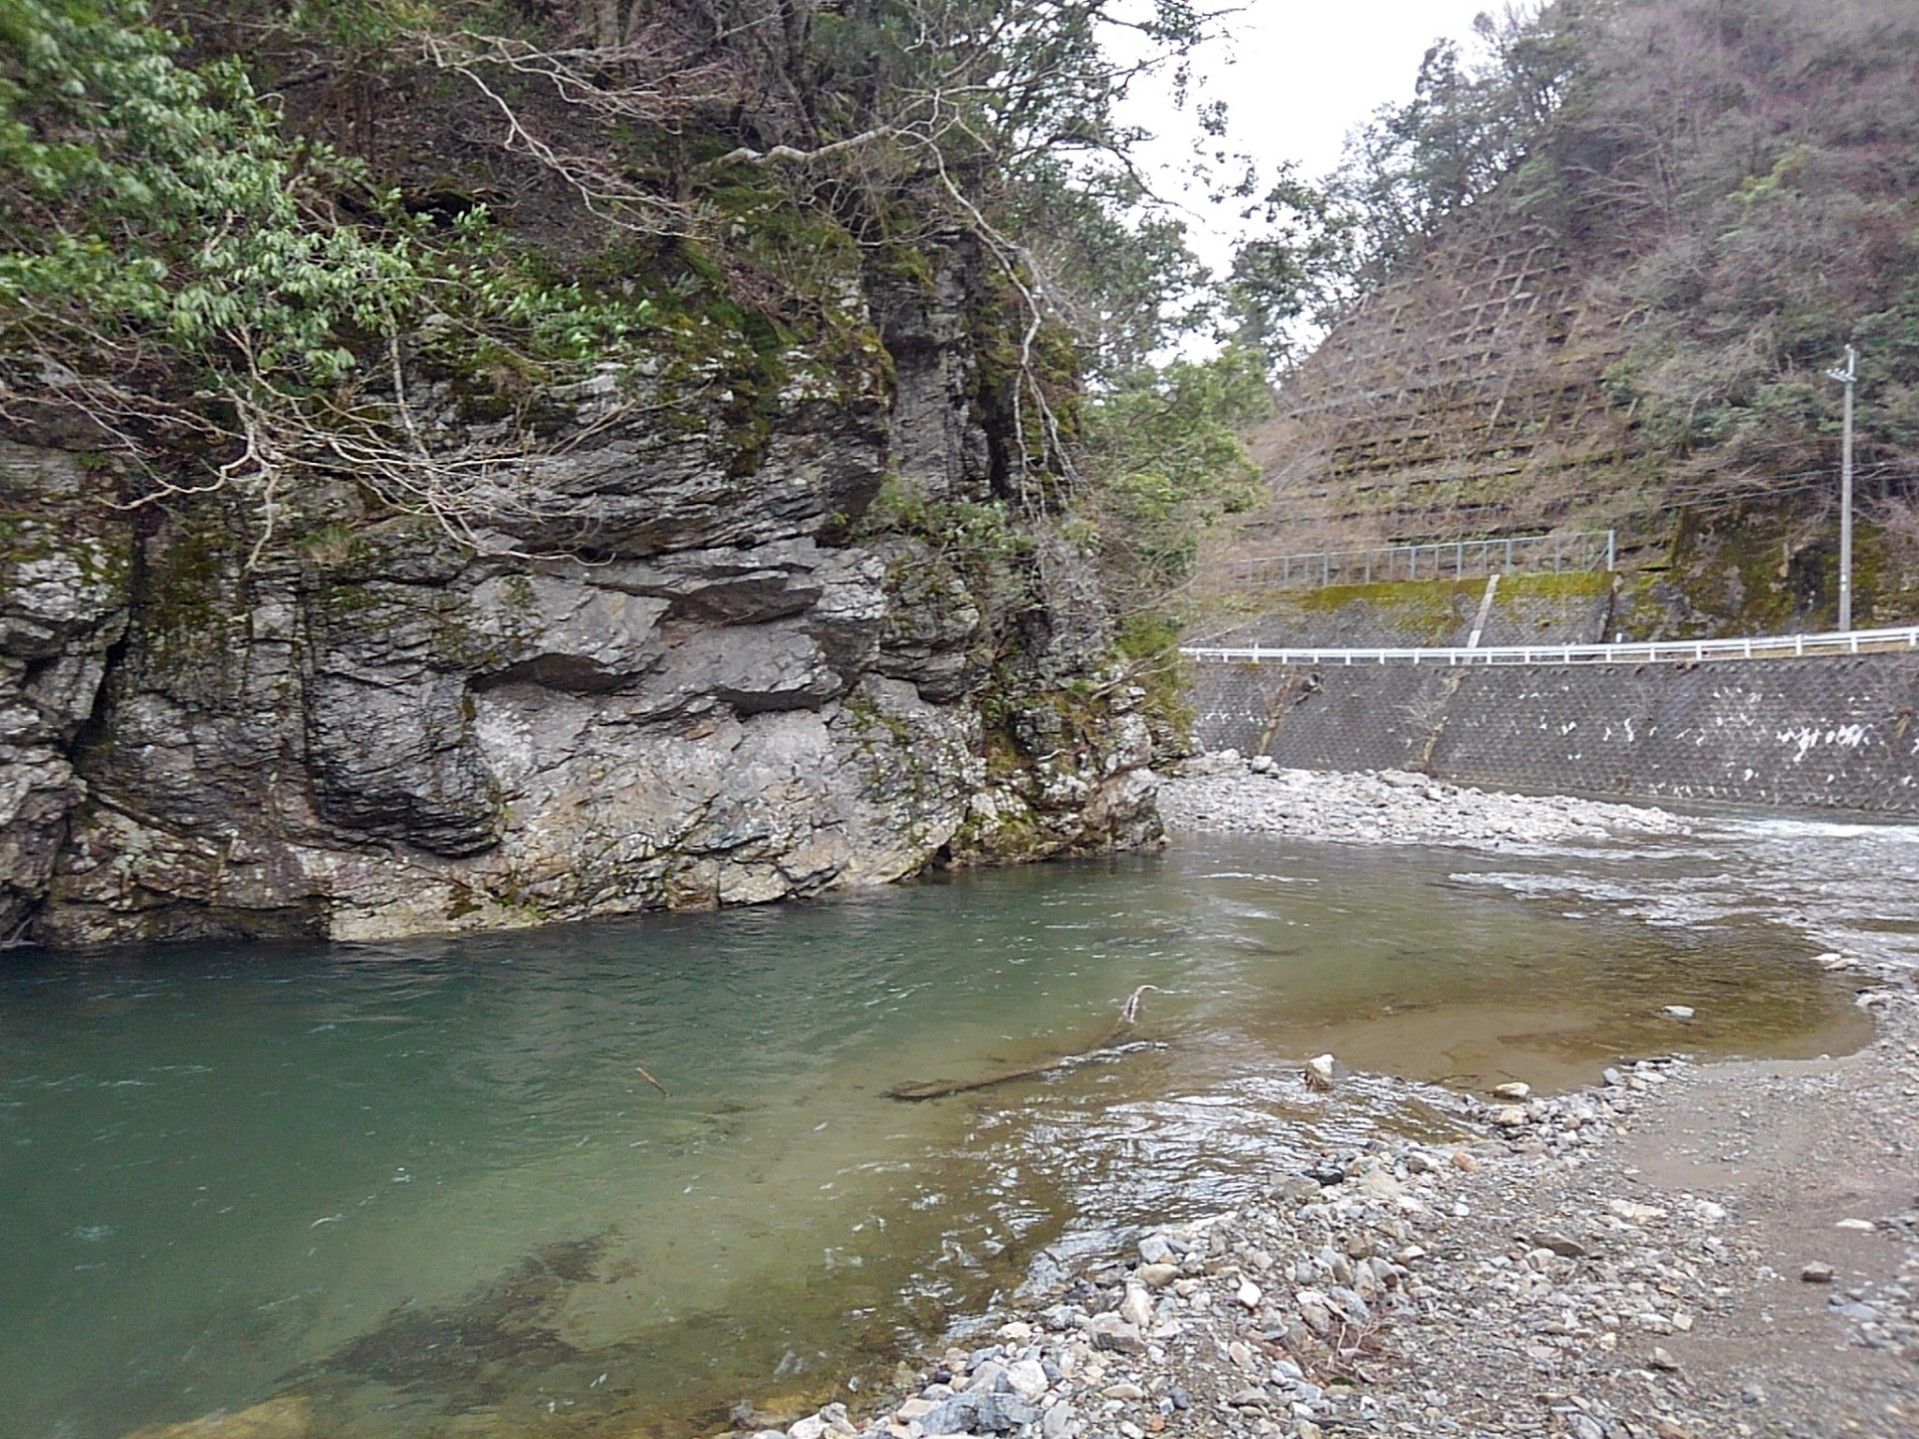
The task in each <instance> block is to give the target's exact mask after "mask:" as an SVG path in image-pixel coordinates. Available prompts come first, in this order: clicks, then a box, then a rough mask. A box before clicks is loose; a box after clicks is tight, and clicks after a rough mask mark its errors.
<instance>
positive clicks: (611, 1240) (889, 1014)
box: [0, 838, 1868, 1439]
mask: <svg viewBox="0 0 1919 1439" xmlns="http://www.w3.org/2000/svg"><path fill="white" fill-rule="evenodd" d="M1534 868H1535V870H1536V871H1537V873H1538V874H1546V873H1548V872H1549V871H1550V866H1549V865H1548V864H1546V863H1545V862H1543V861H1536V862H1535V864H1534ZM1525 878H1526V876H1525V875H1523V874H1516V873H1514V872H1513V871H1512V867H1511V865H1510V864H1503V863H1502V864H1501V865H1499V866H1490V865H1484V864H1481V865H1474V864H1471V863H1467V862H1462V860H1461V859H1460V857H1459V856H1458V855H1457V854H1442V853H1433V852H1421V851H1413V850H1398V851H1390V852H1380V851H1369V850H1364V849H1357V848H1345V849H1341V848H1334V847H1316V846H1310V845H1300V844H1287V845H1282V844H1278V843H1275V842H1272V841H1266V840H1260V839H1252V838H1247V839H1235V840H1225V839H1222V840H1216V841H1208V842H1205V843H1198V844H1193V843H1189V844H1185V845H1183V846H1182V847H1181V848H1180V849H1178V850H1176V851H1173V852H1171V853H1169V854H1166V855H1163V856H1156V857H1141V858H1128V859H1123V860H1118V861H1114V862H1111V863H1095V864H1081V865H1071V866H1045V867H1041V868H1035V869H1030V870H1022V871H1011V872H996V873H989V874H980V875H972V876H965V877H960V878H956V879H948V880H942V881H937V882H929V883H925V884H920V885H914V886H908V887H904V888H898V889H892V890H887V891H882V892H877V893H873V894H868V895H863V896H859V897H855V898H850V899H845V900H841V901H837V902H833V903H828V904H820V905H812V906H788V907H784V908H777V909H764V910H750V911H730V912H727V913H723V914H711V915H698V916H681V917H666V918H654V919H647V920H641V921H633V922H625V923H618V924H601V925H590V926H573V927H565V928H556V929H548V930H542V931H538V932H530V933H524V934H516V935H510V936H493V937H484V938H466V939H459V940H446V941H436V942H409V943H404V944H391V945H356V946H332V947H323V946H307V947H293V946H282V947H251V948H238V947H232V948H215V947H208V946H184V947H171V948H167V949H156V950H150V951H143V952H130V953H116V954H112V955H107V956H91V957H85V958H72V957H67V958H48V957H44V956H41V957H35V956H28V955H22V954H14V955H9V956H6V957H5V960H4V963H0V1354H3V1355H5V1362H4V1364H0V1415H4V1416H6V1423H7V1426H8V1427H7V1432H9V1433H19V1434H21V1435H22V1436H28V1439H38V1436H59V1439H96V1436H99V1439H114V1436H119V1435H122V1434H125V1433H126V1432H128V1431H129V1430H131V1429H134V1428H136V1427H138V1426H139V1425H142V1424H148V1423H154V1422H164V1421H173V1420H181V1419H188V1418H192V1417H195V1416H198V1415H201V1414H205V1413H208V1412H210V1411H213V1410H216V1409H221V1408H229V1409H230V1408H237V1407H240V1406H243V1405H247V1404H251V1403H256V1402H259V1401H261V1400H263V1399H265V1398H267V1397H269V1396H272V1395H275V1394H280V1393H287V1392H292V1393H297V1394H301V1395H305V1396H307V1397H308V1399H309V1400H310V1402H311V1403H312V1405H313V1406H314V1410H315V1412H316V1414H318V1415H319V1416H320V1419H321V1421H322V1423H323V1424H324V1425H325V1426H326V1431H325V1432H328V1433H337V1434H340V1435H342V1436H369V1439H371V1436H382V1439H384V1436H398V1435H401V1434H405V1435H409V1436H416V1435H417V1436H430V1435H435V1434H448V1435H452V1434H460V1435H481V1434H492V1433H514V1434H520V1433H546V1432H552V1433H567V1434H574V1433H581V1434H602V1433H604V1434H630V1433H634V1432H659V1433H674V1432H678V1431H683V1430H690V1429H691V1428H694V1427H701V1428H706V1429H710V1428H712V1427H717V1426H722V1425H723V1423H724V1418H725V1410H726V1408H727V1406H728V1405H729V1404H731V1403H732V1402H734V1401H736V1400H739V1399H742V1398H747V1399H752V1400H754V1401H756V1402H759V1403H761V1404H763V1405H769V1406H773V1407H778V1406H779V1405H780V1404H781V1402H782V1401H794V1402H797V1401H799V1400H801V1399H804V1398H806V1397H808V1396H809V1395H818V1396H819V1397H825V1390H826V1388H827V1387H828V1386H830V1385H831V1384H832V1383H833V1382H834V1381H836V1380H837V1379H838V1378H840V1377H841V1376H843V1375H844V1374H845V1373H846V1372H848V1371H849V1370H851V1369H857V1368H859V1367H860V1366H862V1365H872V1364H877V1363H880V1362H881V1361H882V1360H883V1359H884V1357H885V1356H887V1355H889V1354H890V1353H892V1352H893V1351H894V1350H895V1348H896V1347H897V1345H898V1343H899V1342H900V1340H901V1338H902V1336H905V1335H910V1334H913V1333H915V1332H926V1331H927V1330H928V1329H931V1328H933V1327H935V1326H937V1325H938V1324H939V1323H940V1322H941V1320H942V1318H943V1316H945V1315H947V1314H948V1313H950V1312H951V1311H952V1310H953V1309H954V1308H956V1307H959V1308H964V1307H966V1306H969V1305H974V1304H977V1303H979V1302H981V1301H982V1300H983V1299H984V1298H985V1297H986V1295H987V1294H988V1293H989V1292H990V1291H991V1290H992V1289H993V1288H994V1287H996V1286H1000V1285H1004V1284H1006V1283H1008V1282H1010V1281H1012V1280H1014V1279H1016V1277H1017V1275H1018V1274H1019V1273H1020V1272H1022V1271H1023V1270H1024V1268H1025V1266H1026V1265H1027V1264H1028V1263H1029V1262H1030V1261H1031V1260H1032V1258H1033V1256H1034V1254H1035V1253H1036V1252H1037V1251H1038V1250H1040V1249H1041V1248H1042V1247H1044V1246H1046V1245H1049V1244H1054V1243H1070V1241H1071V1239H1072V1237H1073V1236H1074V1235H1075V1234H1077V1233H1082V1232H1084V1231H1086V1230H1089V1229H1097V1228H1104V1227H1110V1226H1115V1225H1124V1224H1127V1223H1129V1222H1143V1221H1146V1220H1149V1219H1153V1218H1164V1217H1178V1216H1181V1215H1186V1214H1198V1213H1205V1212H1209V1211H1211V1210H1215V1209H1218V1208H1221V1207H1225V1206H1227V1205H1230V1204H1231V1203H1232V1202H1234V1201H1235V1200H1236V1199H1237V1198H1239V1197H1241V1196H1243V1195H1244V1194H1246V1193H1247V1192H1249V1191H1250V1190H1252V1189H1255V1188H1258V1187H1260V1186H1261V1185H1263V1184H1265V1183H1269V1182H1270V1180H1271V1177H1272V1173H1273V1169H1274V1165H1275V1163H1279V1164H1282V1165H1283V1164H1285V1163H1287V1162H1289V1160H1294V1159H1296V1160H1297V1162H1300V1163H1302V1164H1303V1163H1305V1162H1306V1161H1307V1160H1308V1159H1309V1158H1310V1157H1311V1156H1312V1155H1315V1154H1317V1153H1319V1152H1321V1151H1322V1150H1326V1149H1339V1148H1341V1147H1346V1146H1351V1145H1354V1144H1357V1143H1360V1142H1362V1141H1363V1140H1364V1138H1365V1137H1366V1136H1367V1135H1368V1134H1371V1133H1373V1132H1376V1131H1377V1130H1379V1129H1381V1128H1387V1129H1392V1130H1402V1131H1403V1130H1417V1131H1423V1132H1431V1133H1436V1134H1444V1133H1445V1132H1447V1131H1448V1129H1449V1127H1450V1125H1451V1120H1450V1118H1449V1108H1450V1104H1451V1100H1450V1099H1449V1091H1447V1090H1446V1089H1443V1088H1438V1087H1435V1088H1432V1089H1430V1090H1426V1091H1423V1092H1418V1091H1416V1092H1414V1093H1413V1094H1412V1095H1410V1096H1409V1095H1408V1093H1407V1091H1406V1090H1405V1089H1404V1087H1403V1086H1387V1085H1384V1084H1379V1083H1374V1082H1369V1081H1367V1080H1366V1079H1364V1078H1363V1077H1361V1078H1358V1079H1355V1080H1354V1081H1353V1082H1350V1083H1347V1084H1344V1085H1342V1086H1341V1087H1340V1088H1339V1089H1338V1090H1337V1091H1335V1093H1334V1094H1332V1095H1331V1096H1319V1095H1312V1094H1308V1093H1307V1092H1305V1091H1304V1089H1303V1087H1302V1086H1301V1085H1300V1083H1299V1080H1298V1072H1297V1062H1298V1061H1299V1060H1301V1059H1303V1058H1305V1057H1307V1056H1309V1055H1312V1054H1316V1053H1319V1052H1321V1051H1322V1050H1332V1051H1333V1052H1335V1053H1337V1054H1338V1055H1340V1057H1341V1058H1342V1059H1344V1060H1345V1061H1346V1062H1347V1063H1349V1064H1351V1065H1352V1066H1353V1067H1354V1068H1355V1069H1356V1070H1359V1071H1362V1072H1364V1071H1381V1072H1389V1073H1393V1074H1396V1075H1401V1076H1405V1077H1409V1078H1413V1079H1417V1080H1423V1081H1435V1082H1438V1083H1443V1084H1448V1085H1453V1086H1458V1087H1462V1088H1466V1089H1475V1088H1484V1087H1487V1086H1490V1085H1492V1084H1495V1083H1498V1082H1499V1081H1501V1080H1502V1079H1506V1078H1524V1079H1526V1080H1528V1081H1530V1082H1531V1083H1533V1084H1534V1085H1535V1086H1536V1087H1540V1088H1547V1089H1550V1088H1552V1087H1555V1086H1566V1085H1570V1084H1573V1083H1578V1082H1581V1081H1585V1080H1588V1079H1590V1078H1592V1077H1593V1076H1594V1075H1595V1074H1596V1073H1597V1070H1598V1069H1599V1068H1600V1067H1601V1066H1602V1065H1603V1064H1605V1063H1606V1062H1608V1061H1609V1060H1611V1059H1613V1058H1614V1057H1616V1056H1619V1055H1622V1054H1630V1053H1645V1052H1652V1051H1669V1050H1673V1049H1683V1050H1686V1051H1689V1052H1695V1053H1702V1054H1760V1055H1776V1056H1792V1055H1810V1054H1815V1053H1820V1052H1829V1051H1830V1052H1836V1051H1840V1050H1844V1049H1847V1048H1851V1047H1854V1046H1855V1045H1856V1044H1858V1043H1860V1042H1862V1041H1863V1040H1864V1038H1865V1037H1866V1035H1867V1033H1868V1031H1867V1028H1866V1023H1865V1021H1864V1020H1863V1019H1862V1018H1861V1017H1860V1016H1859V1014H1858V1012H1857V1010H1856V1009H1855V1008H1854V1007H1853V1005H1852V1004H1851V1003H1850V999H1851V996H1850V993H1849V991H1848V990H1847V989H1846V988H1845V987H1844V986H1843V985H1841V984H1840V983H1838V982H1837V981H1834V980H1832V979H1831V978H1829V977H1827V976H1825V975H1823V974H1822V973H1820V972H1819V971H1818V970H1817V968H1816V967H1814V966H1812V965H1810V964H1809V963H1807V962H1805V956H1806V954H1807V946H1806V945H1805V943H1804V942H1803V941H1801V940H1798V939H1796V938H1795V937H1794V936H1793V935H1792V934H1791V933H1790V932H1788V931H1786V930H1784V929H1781V928H1778V927H1774V926H1770V925H1768V924H1765V923H1760V922H1758V921H1742V920H1741V919H1740V918H1739V917H1738V916H1736V915H1735V916H1730V917H1729V916H1726V915H1720V916H1718V918H1717V923H1716V927H1713V928H1701V929H1686V928H1682V927H1680V926H1677V925H1670V924H1668V925H1649V924H1646V923H1643V922H1637V921H1635V920H1633V919H1631V918H1627V917H1623V916H1620V915H1617V914H1613V913H1609V912H1607V911H1606V909H1605V907H1603V906H1598V905H1588V906H1585V907H1584V908H1583V909H1582V911H1581V912H1580V913H1579V914H1577V915H1576V916H1571V917H1569V916H1567V915H1565V914H1563V913H1559V912H1556V911H1555V910H1554V909H1553V908H1551V907H1550V906H1546V905H1541V904H1538V903H1526V902H1523V901H1521V900H1517V899H1514V898H1512V897H1510V895H1508V894H1507V893H1504V892H1503V890H1506V889H1511V888H1515V887H1518V888H1524V884H1523V881H1524V879H1525ZM1141 984H1153V985H1157V986H1159V987H1160V988H1161V989H1163V990H1164V991H1166V992H1165V993H1161V994H1147V995H1146V996H1145V997H1144V1005H1143V1013H1142V1022H1141V1023H1140V1024H1139V1026H1138V1027H1137V1028H1136V1029H1135V1030H1134V1031H1132V1032H1131V1033H1129V1034H1128V1035H1127V1038H1129V1039H1136V1040H1144V1041H1150V1043H1151V1047H1142V1048H1138V1049H1132V1050H1129V1051H1128V1052H1126V1053H1125V1054H1123V1055H1120V1056H1117V1057H1114V1058H1111V1059H1110V1060H1107V1061H1104V1062H1095V1063H1090V1064H1086V1065H1084V1066H1082V1067H1079V1068H1077V1069H1073V1070H1071V1071H1069V1072H1066V1073H1062V1074H1055V1075H1050V1076H1044V1077H1039V1078H1031V1079H1026V1080H1021V1081H1018V1082H1014V1083H1009V1084H1005V1085H1001V1086H997V1087H994V1088H989V1089H984V1090H979V1091H976V1092H972V1093H967V1094H963V1095H959V1096H956V1097H953V1098H950V1099H944V1100H938V1101H934V1102H929V1103H918V1104H908V1103H901V1102H899V1101H897V1100H894V1099H890V1098H888V1097H887V1094H886V1091H887V1090H888V1089H890V1088H893V1087H896V1086H900V1085H908V1084H915V1083H925V1082H928V1081H932V1080H937V1079H947V1080H956V1081H963V1080H968V1079H975V1078H983V1077H986V1076H989V1075H992V1074H994V1073H996V1072H998V1071H1000V1070H1004V1069H1008V1068H1016V1067H1020V1066H1025V1065H1032V1064H1036V1063H1040V1062H1043V1061H1046V1060H1049V1059H1052V1058H1055V1057H1058V1056H1060V1055H1062V1054H1066V1053H1073V1052H1078V1051H1082V1050H1086V1049H1089V1048H1095V1047H1097V1046H1098V1045H1100V1044H1101V1042H1102V1041H1103V1040H1105V1039H1106V1038H1107V1037H1108V1036H1109V1034H1110V1033H1111V1031H1112V1028H1113V1023H1114V1017H1115V1012H1116V1010H1117V1007H1118V1004H1119V1001H1120V1000H1121V999H1122V998H1124V996H1125V995H1127V994H1128V993H1129V992H1130V991H1132V990H1133V988H1134V987H1135V986H1137V985H1141ZM1673 1003H1682V1004H1688V1005H1692V1006H1694V1007H1695V1008H1697V1009H1698V1011H1699V1019H1698V1020H1697V1021H1696V1022H1695V1023H1693V1024H1690V1025H1686V1026H1679V1025H1676V1024H1674V1023H1673V1022H1672V1021H1670V1020H1668V1019H1665V1018H1663V1017H1662V1016H1661V1015H1660V1010H1661V1007H1662V1006H1664V1005H1666V1004H1673ZM636 1066H644V1067H645V1069H646V1070H647V1071H648V1072H649V1073H650V1074H652V1075H653V1076H655V1077H656V1078H657V1079H658V1080H659V1082H660V1083H661V1084H662V1085H664V1086H665V1088H666V1089H667V1090H668V1091H669V1092H668V1093H667V1094H666V1095H661V1094H660V1093H658V1092H656V1090H655V1089H654V1088H652V1087H651V1086H649V1085H648V1083H647V1082H646V1080H645V1079H644V1078H643V1077H642V1076H641V1075H640V1074H639V1073H638V1072H637V1069H636Z"/></svg>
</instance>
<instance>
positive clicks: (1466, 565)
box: [1220, 530, 1619, 589]
mask: <svg viewBox="0 0 1919 1439" xmlns="http://www.w3.org/2000/svg"><path fill="white" fill-rule="evenodd" d="M1618 550H1619V537H1618V532H1617V531H1614V530H1578V531H1574V532H1573V533H1571V534H1562V535H1513V536H1511V537H1510V538H1507V539H1500V540H1447V541H1443V542H1439V543H1434V544H1419V545H1386V546H1383V547H1381V548H1379V549H1371V550H1320V551H1317V552H1315V553H1312V554H1302V555H1254V556H1252V557H1250V558H1248V559H1243V560H1230V561H1228V562H1227V563H1225V564H1224V565H1222V566H1221V567H1220V568H1221V569H1222V570H1223V571H1225V572H1226V573H1227V574H1229V575H1231V576H1232V577H1233V578H1234V579H1235V580H1238V581H1240V582H1242V583H1247V582H1251V583H1264V584H1268V585H1273V586H1276V587H1278V588H1281V589H1288V588H1291V587H1292V586H1294V585H1313V586H1326V585H1336V584H1337V585H1370V584H1378V583H1382V582H1386V581H1392V580H1463V579H1474V578H1479V577H1482V576H1485V575H1494V574H1501V575H1510V574H1525V573H1540V572H1545V571H1550V572H1552V573H1555V574H1557V573H1559V572H1560V571H1563V570H1575V571H1577V570H1605V571H1610V570H1611V569H1612V568H1613V562H1614V560H1615V559H1616V558H1617V557H1618Z"/></svg>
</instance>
